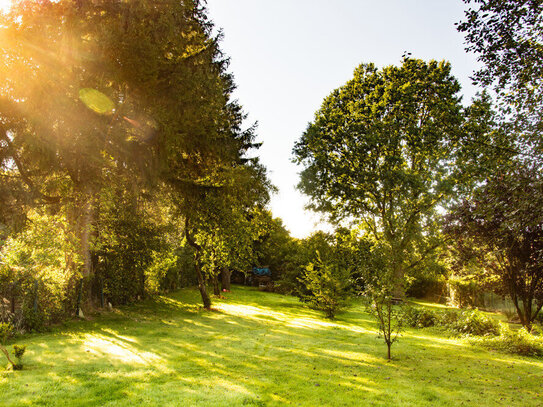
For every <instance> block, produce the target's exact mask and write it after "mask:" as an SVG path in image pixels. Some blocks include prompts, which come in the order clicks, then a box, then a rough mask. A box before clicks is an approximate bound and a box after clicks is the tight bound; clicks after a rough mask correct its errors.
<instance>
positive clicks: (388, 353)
mask: <svg viewBox="0 0 543 407" xmlns="http://www.w3.org/2000/svg"><path fill="white" fill-rule="evenodd" d="M391 345H392V344H391V343H387V348H388V349H387V358H388V360H390V347H391Z"/></svg>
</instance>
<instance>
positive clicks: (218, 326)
mask: <svg viewBox="0 0 543 407" xmlns="http://www.w3.org/2000/svg"><path fill="white" fill-rule="evenodd" d="M198 305H199V298H198V292H197V291H195V290H182V291H180V292H178V293H175V294H172V295H169V296H164V297H160V298H159V299H157V300H156V301H147V302H145V303H142V304H138V305H135V306H131V307H126V308H122V309H121V310H119V311H116V312H113V313H106V314H103V315H101V316H97V317H95V318H94V320H92V321H80V322H72V323H69V324H67V325H66V326H65V327H63V328H56V329H55V331H53V332H51V333H47V334H39V335H30V336H27V337H24V338H19V340H18V341H17V342H18V343H25V344H27V345H28V350H27V354H26V355H25V370H22V371H17V372H13V371H9V372H7V371H6V372H3V373H0V405H2V406H26V405H41V406H70V407H71V406H141V405H152V406H154V405H157V406H194V405H197V406H200V405H201V406H243V405H248V406H268V405H288V404H291V405H296V406H323V405H328V406H371V405H375V406H461V405H465V406H485V407H486V406H494V405H496V406H499V405H509V406H511V405H514V406H541V404H542V400H543V395H542V393H543V360H541V359H533V358H523V357H517V356H511V355H506V354H501V353H495V352H490V351H486V350H484V349H481V348H477V347H474V346H471V345H469V344H468V343H467V342H465V341H462V340H458V339H451V338H446V337H443V336H440V334H439V333H437V332H433V331H431V330H408V331H406V332H405V334H404V336H403V337H402V338H401V340H400V342H398V343H397V344H395V345H394V347H393V356H394V360H392V361H390V362H388V361H386V359H385V355H386V347H385V345H384V343H383V342H382V340H381V339H378V338H377V334H376V331H375V329H376V325H375V323H374V321H373V320H372V319H371V317H369V316H368V315H367V314H366V313H365V312H364V311H363V307H361V306H355V307H353V308H352V309H351V310H350V311H348V312H346V313H344V314H342V315H340V316H339V317H338V319H336V320H335V321H329V320H326V319H325V318H323V317H322V316H321V315H320V314H319V313H318V312H316V311H313V310H309V309H307V308H304V307H303V306H302V305H301V304H299V303H298V301H297V300H296V299H295V298H292V297H286V296H281V295H277V294H269V293H262V292H258V291H253V290H251V289H248V288H242V287H235V288H234V291H233V292H232V293H230V294H228V298H227V299H224V300H216V301H215V305H214V306H215V308H216V311H213V312H206V311H203V310H200V308H199V306H198Z"/></svg>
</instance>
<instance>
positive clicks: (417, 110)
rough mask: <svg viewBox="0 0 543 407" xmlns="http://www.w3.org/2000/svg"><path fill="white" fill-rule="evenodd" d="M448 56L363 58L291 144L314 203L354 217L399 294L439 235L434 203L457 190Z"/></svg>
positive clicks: (458, 114) (456, 122)
mask: <svg viewBox="0 0 543 407" xmlns="http://www.w3.org/2000/svg"><path fill="white" fill-rule="evenodd" d="M459 90H460V86H459V84H458V82H457V80H456V79H455V78H454V77H453V76H452V75H451V67H450V65H449V64H448V63H446V62H436V61H430V62H424V61H422V60H419V59H412V58H404V59H403V61H402V65H401V66H387V67H385V68H383V69H377V67H376V66H375V65H374V64H363V65H360V66H359V67H358V68H357V69H356V70H355V72H354V78H353V79H351V80H350V81H348V82H347V83H346V84H345V85H344V86H342V87H340V88H339V89H336V90H335V91H333V92H332V93H331V94H330V95H329V96H328V97H327V98H326V99H325V100H324V102H323V104H322V106H321V108H320V109H319V110H318V111H317V112H316V114H315V119H314V121H313V122H312V123H310V125H309V126H308V128H307V130H306V131H305V132H304V134H303V135H302V137H301V139H300V140H299V141H298V142H297V143H296V146H295V148H294V154H295V156H296V159H297V160H298V163H300V164H302V165H303V166H304V169H303V171H302V173H301V181H300V185H299V186H300V188H301V190H302V192H304V193H305V194H307V195H309V196H310V197H311V203H312V208H313V209H316V210H319V211H323V212H325V213H327V214H329V215H330V216H331V217H332V218H335V219H338V218H339V219H342V218H350V217H352V218H354V220H355V221H357V222H359V223H360V224H361V225H363V227H364V229H365V230H367V232H368V233H370V234H371V235H372V238H373V239H375V241H378V242H381V246H382V248H383V249H386V250H387V251H388V254H387V257H389V258H390V260H391V262H390V267H392V268H393V270H394V273H395V274H396V277H395V286H396V287H395V291H396V295H397V296H402V295H403V288H404V287H403V285H404V282H405V281H404V276H405V275H406V274H407V273H408V272H410V271H411V269H412V268H414V267H415V266H416V265H417V264H419V263H420V262H422V261H424V259H425V258H426V257H428V256H429V255H431V254H432V252H433V250H434V249H435V248H436V247H437V246H438V245H439V243H440V240H441V239H440V236H439V233H438V231H437V225H436V222H435V220H436V217H437V216H436V213H435V209H436V208H437V206H438V205H440V204H443V203H445V202H446V201H447V200H448V199H450V198H451V196H452V195H453V193H454V186H455V182H456V181H457V180H458V178H459V171H457V168H456V167H455V154H456V150H455V148H454V146H455V145H456V141H457V140H459V139H460V138H461V137H460V135H461V133H462V123H463V121H464V115H463V112H462V106H461V104H460V99H459V97H458V96H457V93H458V91H459Z"/></svg>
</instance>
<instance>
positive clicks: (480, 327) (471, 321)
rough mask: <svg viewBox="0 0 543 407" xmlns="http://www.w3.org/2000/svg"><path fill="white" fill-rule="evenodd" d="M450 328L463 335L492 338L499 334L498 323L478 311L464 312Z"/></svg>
mask: <svg viewBox="0 0 543 407" xmlns="http://www.w3.org/2000/svg"><path fill="white" fill-rule="evenodd" d="M450 328H451V329H452V330H453V331H455V332H457V333H459V334H463V335H477V336H492V335H498V334H499V325H498V322H497V321H496V320H495V319H493V318H491V317H489V316H487V315H485V314H484V313H483V312H481V311H479V310H478V309H474V310H468V311H463V312H462V313H461V314H460V316H459V318H458V320H457V321H456V323H453V324H451V326H450Z"/></svg>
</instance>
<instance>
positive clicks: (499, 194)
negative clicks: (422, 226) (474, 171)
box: [446, 162, 543, 329]
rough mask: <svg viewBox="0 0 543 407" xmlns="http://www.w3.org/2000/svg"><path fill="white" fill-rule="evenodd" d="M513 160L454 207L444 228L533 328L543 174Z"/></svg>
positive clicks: (541, 261) (542, 286) (542, 231)
mask: <svg viewBox="0 0 543 407" xmlns="http://www.w3.org/2000/svg"><path fill="white" fill-rule="evenodd" d="M511 164H512V166H511V167H509V168H503V169H502V171H500V172H498V173H496V174H494V175H493V176H491V177H489V179H488V180H487V182H486V183H485V184H483V185H481V186H480V187H479V188H477V189H476V190H475V191H474V192H473V194H472V196H471V197H470V198H469V199H465V200H464V201H463V202H461V203H459V204H458V205H456V207H455V208H453V210H452V211H451V213H450V214H449V215H448V216H447V219H446V232H447V233H448V234H449V236H451V237H453V238H454V241H455V244H456V247H457V250H458V251H459V252H461V253H463V254H464V256H465V257H472V258H475V259H476V260H477V261H478V262H479V263H480V264H481V266H482V269H483V270H484V271H485V272H486V273H487V274H489V275H490V276H492V277H494V278H495V280H496V281H497V282H498V285H499V287H500V288H501V292H503V293H507V294H509V296H510V297H511V300H512V301H513V303H514V304H515V308H516V309H517V310H518V316H519V319H520V321H521V323H522V324H523V325H524V326H526V327H527V328H528V329H529V328H530V327H531V324H532V322H533V321H534V319H535V318H536V317H537V314H538V313H539V311H540V310H541V307H542V306H543V267H542V265H543V258H542V256H541V253H542V251H543V215H542V212H541V210H540V208H541V207H542V206H543V177H542V176H541V171H540V168H539V167H538V166H537V165H534V164H533V163H532V164H528V163H523V162H516V163H515V162H512V163H511ZM513 165H514V166H513ZM479 280H483V279H479ZM485 280H488V276H487V278H485ZM483 281H484V280H483Z"/></svg>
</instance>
